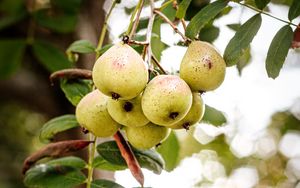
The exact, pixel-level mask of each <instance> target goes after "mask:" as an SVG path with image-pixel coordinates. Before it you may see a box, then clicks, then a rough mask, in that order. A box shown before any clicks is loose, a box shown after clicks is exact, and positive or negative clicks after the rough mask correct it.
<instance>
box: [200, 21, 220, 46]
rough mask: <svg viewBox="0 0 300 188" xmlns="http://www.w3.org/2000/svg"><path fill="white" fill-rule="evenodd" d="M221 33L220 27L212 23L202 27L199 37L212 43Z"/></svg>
mask: <svg viewBox="0 0 300 188" xmlns="http://www.w3.org/2000/svg"><path fill="white" fill-rule="evenodd" d="M219 33H220V29H219V28H218V27H215V26H213V25H212V26H208V27H204V28H203V29H201V31H200V34H199V38H200V40H202V41H206V42H210V43H211V42H213V41H214V40H216V39H217V38H218V36H219Z"/></svg>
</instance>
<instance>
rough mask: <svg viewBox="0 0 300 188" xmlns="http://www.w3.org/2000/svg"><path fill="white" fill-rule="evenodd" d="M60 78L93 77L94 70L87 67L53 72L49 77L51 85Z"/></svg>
mask: <svg viewBox="0 0 300 188" xmlns="http://www.w3.org/2000/svg"><path fill="white" fill-rule="evenodd" d="M59 78H67V79H76V78H79V79H92V71H90V70H86V69H63V70H59V71H56V72H54V73H52V74H51V75H50V77H49V80H50V83H51V85H53V83H54V81H55V80H57V79H59Z"/></svg>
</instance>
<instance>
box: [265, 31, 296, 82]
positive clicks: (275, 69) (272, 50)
mask: <svg viewBox="0 0 300 188" xmlns="http://www.w3.org/2000/svg"><path fill="white" fill-rule="evenodd" d="M293 35H294V33H293V30H292V28H291V27H290V26H289V25H286V26H283V27H282V28H281V29H280V30H279V31H278V32H277V33H276V35H275V37H274V38H273V40H272V42H271V45H270V47H269V50H268V54H267V59H266V69H267V73H268V76H269V77H271V78H273V79H275V78H276V77H277V76H278V75H279V72H280V69H281V68H282V65H283V63H284V60H285V58H286V56H287V54H288V51H289V48H290V46H291V44H292V41H293Z"/></svg>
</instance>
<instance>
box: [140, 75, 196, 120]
mask: <svg viewBox="0 0 300 188" xmlns="http://www.w3.org/2000/svg"><path fill="white" fill-rule="evenodd" d="M191 105H192V92H191V90H190V88H189V86H188V85H187V84H186V83H185V82H184V81H183V80H182V79H181V78H179V76H175V75H159V76H156V77H155V78H153V79H152V80H151V81H150V82H149V84H148V85H147V87H146V89H145V91H144V93H143V96H142V110H143V112H144V114H145V116H146V117H147V119H149V120H150V121H151V122H153V123H155V124H157V125H161V126H169V125H172V124H174V123H177V122H179V121H180V120H181V119H183V118H184V116H185V115H186V114H187V113H188V111H189V109H190V108H191Z"/></svg>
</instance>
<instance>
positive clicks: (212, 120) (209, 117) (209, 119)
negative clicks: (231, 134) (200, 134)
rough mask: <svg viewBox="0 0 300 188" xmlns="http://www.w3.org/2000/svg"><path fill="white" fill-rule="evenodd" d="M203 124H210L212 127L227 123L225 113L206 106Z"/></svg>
mask: <svg viewBox="0 0 300 188" xmlns="http://www.w3.org/2000/svg"><path fill="white" fill-rule="evenodd" d="M201 121H202V122H205V123H209V124H212V125H216V126H220V125H223V124H224V123H226V122H227V120H226V117H225V115H224V114H223V112H221V111H219V110H217V109H215V108H213V107H211V106H209V105H207V104H206V105H205V112H204V116H203V118H202V120H201Z"/></svg>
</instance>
